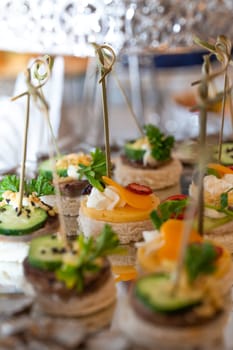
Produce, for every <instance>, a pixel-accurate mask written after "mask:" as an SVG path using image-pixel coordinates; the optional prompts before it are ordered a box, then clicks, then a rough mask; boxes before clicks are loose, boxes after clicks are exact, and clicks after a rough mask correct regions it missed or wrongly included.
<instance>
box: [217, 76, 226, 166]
mask: <svg viewBox="0 0 233 350" xmlns="http://www.w3.org/2000/svg"><path fill="white" fill-rule="evenodd" d="M227 87H228V76H227V70H226V72H225V74H224V91H223V100H222V111H221V128H220V133H219V141H218V161H219V163H220V162H221V158H222V140H223V128H224V122H225V109H226V99H227V93H226V91H227Z"/></svg>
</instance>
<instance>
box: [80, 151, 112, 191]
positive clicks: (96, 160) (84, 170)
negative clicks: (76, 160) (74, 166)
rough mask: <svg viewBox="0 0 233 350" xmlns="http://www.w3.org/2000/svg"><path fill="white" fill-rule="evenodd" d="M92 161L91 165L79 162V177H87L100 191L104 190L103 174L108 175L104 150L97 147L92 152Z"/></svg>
mask: <svg viewBox="0 0 233 350" xmlns="http://www.w3.org/2000/svg"><path fill="white" fill-rule="evenodd" d="M91 157H92V161H91V163H90V164H89V165H84V164H79V170H78V173H79V178H80V179H82V178H83V177H86V178H87V180H88V181H89V183H90V184H91V185H92V186H93V187H96V188H97V189H98V190H99V191H103V190H104V184H103V182H102V176H103V175H106V158H105V154H104V152H102V151H101V150H100V149H99V148H96V149H95V150H94V151H93V152H91Z"/></svg>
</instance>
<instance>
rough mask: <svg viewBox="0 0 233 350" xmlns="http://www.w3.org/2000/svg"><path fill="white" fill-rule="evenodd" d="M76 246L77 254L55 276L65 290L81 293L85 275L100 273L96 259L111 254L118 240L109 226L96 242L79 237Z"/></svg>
mask: <svg viewBox="0 0 233 350" xmlns="http://www.w3.org/2000/svg"><path fill="white" fill-rule="evenodd" d="M77 245H78V253H77V254H76V255H73V256H72V258H71V260H70V262H69V260H67V259H65V260H64V261H63V263H62V265H61V266H60V267H59V268H58V269H57V270H56V271H55V274H56V277H57V279H58V280H60V281H62V282H64V283H65V285H66V287H67V288H70V289H72V288H74V289H76V290H77V291H78V292H82V291H83V289H84V286H85V275H86V274H88V273H96V272H98V271H100V269H101V265H100V264H99V259H98V258H100V257H104V256H106V255H109V254H112V253H113V252H114V251H115V250H116V248H117V247H118V245H119V239H118V237H117V235H116V233H115V232H113V230H112V228H111V226H109V225H105V226H104V228H103V230H102V232H101V233H100V235H99V236H98V237H97V238H96V240H94V238H93V237H89V238H87V237H85V236H84V235H80V236H79V237H78V238H77ZM67 254H72V253H67Z"/></svg>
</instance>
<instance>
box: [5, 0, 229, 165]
mask: <svg viewBox="0 0 233 350" xmlns="http://www.w3.org/2000/svg"><path fill="white" fill-rule="evenodd" d="M232 20H233V2H232V1H231V0H190V1H188V2H184V1H182V0H119V1H118V0H80V1H68V0H59V1H58V0H46V1H45V0H34V1H32V0H31V1H30V0H28V1H25V0H24V1H23V0H17V1H16V0H11V1H10V0H1V3H0V50H1V51H0V94H1V101H2V104H1V105H2V107H1V108H0V121H1V120H2V126H3V127H2V128H0V133H2V135H1V134H0V137H1V138H2V141H4V143H5V144H6V143H8V144H9V145H8V147H6V146H5V147H2V151H0V157H1V159H2V161H1V162H0V167H1V168H5V167H8V166H12V165H14V164H15V163H18V162H19V161H20V155H19V154H20V151H19V150H20V145H21V143H22V125H23V119H24V112H23V104H24V102H23V101H21V102H20V103H19V104H20V106H18V105H17V104H16V105H14V107H12V104H13V102H9V101H10V97H11V96H13V95H14V94H15V93H16V92H17V93H18V92H22V91H24V90H23V89H24V78H23V75H22V72H24V70H25V68H26V67H27V65H28V64H29V62H30V61H31V59H32V58H35V57H37V56H38V55H43V54H50V55H52V56H53V57H55V61H56V66H55V67H54V71H53V77H52V78H51V83H50V85H49V86H48V88H47V90H48V91H46V92H47V95H46V97H47V99H48V101H49V104H50V112H51V119H52V123H53V127H54V130H55V134H56V136H57V139H58V143H59V147H60V149H61V150H62V151H64V152H72V151H78V150H79V149H80V148H88V147H92V146H101V145H103V143H104V141H103V122H102V104H101V103H102V102H101V91H100V87H99V84H98V69H97V60H96V58H95V56H94V50H93V47H92V45H91V43H92V42H96V43H99V44H103V43H108V44H110V45H111V46H112V47H113V48H114V50H115V51H116V54H117V62H116V64H115V66H114V74H111V75H110V77H109V78H108V104H109V118H110V141H111V145H112V147H116V148H118V149H119V148H120V147H121V146H122V145H123V143H124V142H125V141H126V140H128V139H132V138H135V137H137V136H138V130H137V127H136V126H135V123H134V121H133V119H132V117H131V113H130V111H129V109H128V107H127V104H126V101H125V99H124V97H123V94H122V91H121V90H120V89H119V87H118V85H117V83H116V79H115V78H114V76H115V75H116V76H117V78H118V79H119V81H120V82H121V84H122V86H123V89H124V91H125V93H126V95H127V96H128V98H129V100H130V103H131V106H132V108H133V110H134V113H135V114H136V117H137V119H138V121H139V123H140V124H141V125H143V124H145V123H148V122H151V123H153V124H156V125H158V126H159V127H160V128H161V129H162V130H163V131H164V132H165V133H169V134H173V135H174V136H175V138H176V140H177V141H179V142H180V141H184V140H190V139H191V140H193V139H194V140H195V139H196V137H197V135H198V114H197V113H195V112H190V108H191V107H192V106H193V105H195V103H196V98H197V94H196V90H195V88H194V87H191V83H192V82H193V81H194V80H197V79H198V78H199V77H200V75H201V64H202V56H203V54H204V52H203V50H200V48H198V47H196V46H195V45H194V43H193V37H194V35H197V36H199V37H201V38H202V39H206V40H211V39H212V40H215V39H216V37H217V36H218V35H219V34H225V35H228V36H229V37H230V38H232V37H233V28H232V26H231V23H232ZM221 83H222V82H221V81H219V83H218V82H217V85H218V84H219V86H221ZM14 103H15V102H14ZM220 111H221V106H219V105H216V106H214V107H213V109H212V110H210V111H209V117H208V118H209V119H208V134H209V135H215V134H216V133H217V132H218V130H219V126H220V118H219V117H220ZM227 112H228V111H227ZM37 114H38V111H37V110H36V107H32V111H31V120H30V123H31V129H32V131H31V140H32V139H34V140H33V141H30V139H29V146H28V147H29V148H30V146H31V153H30V151H29V158H30V159H31V160H32V161H34V160H35V159H36V157H37V154H38V153H46V151H47V148H48V141H47V138H44V134H47V133H48V132H47V131H48V130H45V129H47V126H46V125H43V126H40V125H39V124H40V122H41V120H42V118H41V117H40V116H39V115H37ZM228 114H229V113H227V119H226V123H225V131H224V136H225V137H226V138H231V135H232V128H231V121H230V117H229V115H228ZM8 124H9V126H8ZM9 135H11V137H9ZM47 136H48V135H47ZM47 136H46V137H47ZM36 138H37V139H38V140H37V142H36V140H35V139H36ZM6 155H7V156H6ZM1 159H0V160H1Z"/></svg>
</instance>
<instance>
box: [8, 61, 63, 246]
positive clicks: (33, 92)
mask: <svg viewBox="0 0 233 350" xmlns="http://www.w3.org/2000/svg"><path fill="white" fill-rule="evenodd" d="M41 64H43V65H44V67H45V68H46V72H45V73H44V74H43V75H42V76H40V74H39V67H40V65H41ZM49 64H50V60H48V62H47V59H42V58H38V59H36V60H34V61H33V64H32V65H31V67H30V68H28V69H27V71H26V73H27V75H26V83H27V87H28V90H27V91H25V92H23V93H21V94H19V95H17V96H15V97H12V99H11V100H12V101H15V100H17V99H19V98H21V97H23V96H27V108H26V118H25V128H24V142H23V154H22V163H21V175H20V189H19V204H18V212H21V209H22V199H23V193H24V178H25V163H26V155H27V138H28V137H27V136H28V126H29V119H30V98H31V96H32V97H34V99H35V101H38V100H39V101H40V102H41V105H42V112H43V114H44V116H45V119H46V120H47V122H48V126H49V129H50V135H51V139H52V143H50V145H51V146H50V157H51V158H53V150H52V148H53V147H54V149H55V151H56V153H57V155H59V154H60V153H59V150H58V147H57V144H56V140H55V136H54V133H53V130H52V125H51V122H50V118H49V105H48V103H47V101H46V99H45V97H44V94H43V91H42V87H43V86H44V85H45V83H46V82H47V81H48V79H49V77H50V66H49ZM33 66H36V68H37V71H35V72H34V75H35V76H36V79H37V80H39V84H38V85H37V86H35V85H33V83H32V81H31V70H32V68H33ZM40 77H41V78H40ZM52 144H53V147H52ZM53 177H54V186H55V190H56V197H57V207H58V212H59V213H60V215H59V221H60V230H59V234H60V236H61V238H62V240H63V242H64V244H65V246H66V247H68V246H69V244H68V240H67V236H66V230H65V222H64V218H63V215H62V214H61V213H62V204H61V194H60V191H59V186H58V180H57V174H56V170H55V160H54V162H53Z"/></svg>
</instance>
